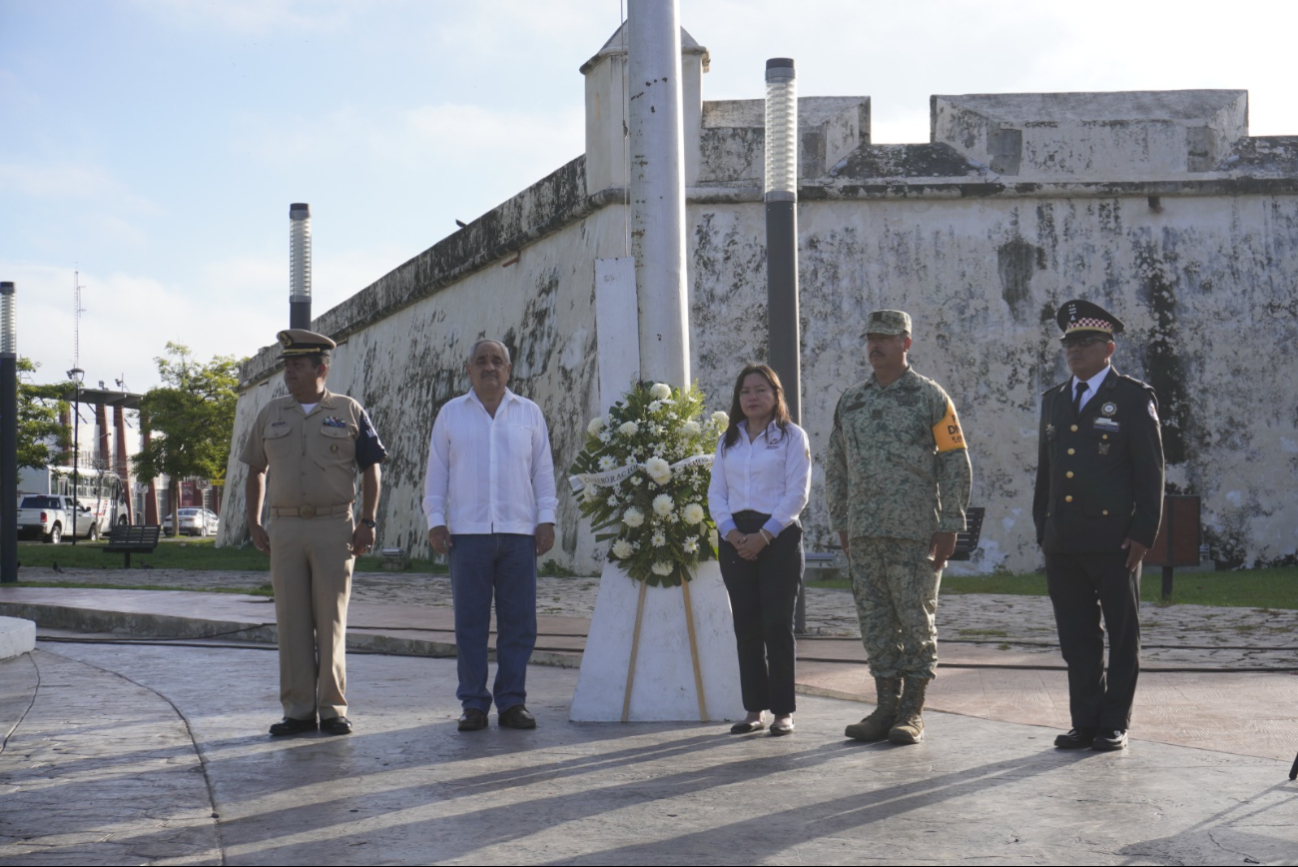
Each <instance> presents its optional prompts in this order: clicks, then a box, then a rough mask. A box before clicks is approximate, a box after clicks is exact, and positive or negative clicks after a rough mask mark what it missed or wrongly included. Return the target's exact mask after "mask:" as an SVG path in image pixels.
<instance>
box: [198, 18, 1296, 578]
mask: <svg viewBox="0 0 1298 867" xmlns="http://www.w3.org/2000/svg"><path fill="white" fill-rule="evenodd" d="M682 42H683V46H684V47H683V56H682V72H683V77H682V82H683V86H684V89H685V105H686V115H685V127H686V131H685V138H686V158H687V159H686V162H687V198H688V205H687V229H686V231H687V239H688V244H689V291H690V306H691V325H692V333H691V336H690V344H691V351H692V354H693V358H692V369H693V370H694V375H695V376H696V377H697V379H698V382H699V385H700V386H701V387H702V388H703V389H704V391H705V392H706V393H707V394H708V395H709V404H710V408H720V409H728V404H729V392H730V388H731V385H732V382H733V377H734V375H735V373H736V371H737V370H738V368H739V367H740V365H741V364H742V363H743V362H744V361H746V360H749V359H757V360H761V359H763V358H764V357H765V354H766V345H765V341H766V337H765V334H766V276H765V275H766V269H765V222H764V221H765V217H764V207H763V204H762V189H761V187H762V158H763V153H764V151H763V137H764V130H763V103H762V101H761V100H743V101H725V102H704V101H703V99H702V77H703V73H704V72H706V70H707V66H708V63H709V59H710V58H709V57H708V54H707V51H706V49H703V48H702V47H701V46H699V45H698V44H697V43H695V42H694V41H693V40H692V39H690V38H689V37H688V36H687V35H685V34H683V35H682ZM619 46H620V35H618V34H615V35H614V37H613V39H610V40H609V43H608V44H606V45H605V46H604V48H603V49H601V51H600V52H599V53H597V54H596V55H595V56H594V57H592V58H591V59H590V61H589V62H587V64H585V65H584V66H583V67H582V72H583V74H584V75H585V80H586V105H587V134H586V139H587V142H586V153H585V154H584V155H583V156H580V157H578V158H577V159H575V160H573V161H572V162H570V163H568V164H567V165H565V166H563V167H561V168H559V169H558V170H557V171H555V172H554V173H553V174H551V175H550V176H549V177H547V178H544V179H543V180H541V181H539V182H538V183H536V184H534V185H533V186H531V187H529V188H528V189H526V190H524V191H522V192H521V193H519V194H518V195H517V196H515V197H514V198H512V199H510V200H509V201H507V202H505V203H504V204H502V205H500V206H499V207H498V208H496V209H494V210H493V211H491V212H489V213H487V214H485V215H483V216H482V217H480V218H479V219H478V220H476V221H474V222H473V223H471V224H470V225H469V226H468V228H465V229H462V230H460V231H459V232H457V233H455V234H454V235H451V236H450V237H448V238H446V239H444V240H443V241H441V242H439V243H437V244H436V245H434V246H433V247H431V248H430V249H428V250H426V251H424V252H423V253H421V254H420V255H418V256H416V257H415V258H414V259H412V260H410V261H409V262H406V263H405V264H403V265H400V266H399V267H397V268H395V269H394V270H393V271H392V272H391V273H389V274H388V275H386V276H385V277H383V278H382V279H380V280H379V281H377V282H376V283H374V284H373V285H371V286H369V287H366V288H364V289H362V290H361V291H360V292H358V293H357V294H356V295H355V296H353V297H352V298H350V299H349V300H347V301H346V302H344V303H343V304H340V305H339V306H337V307H335V308H334V309H332V310H330V311H328V312H326V313H324V314H323V315H321V316H319V317H318V318H317V319H316V320H315V324H314V327H315V328H316V330H319V331H321V332H324V333H326V334H329V335H331V336H333V337H334V338H335V339H337V340H339V341H340V346H339V349H338V351H337V353H336V354H335V361H334V366H333V371H332V373H331V375H330V380H329V385H330V387H331V388H332V389H334V390H336V391H339V392H344V393H348V394H351V395H353V396H354V397H356V398H357V399H359V400H360V401H361V402H362V403H364V404H365V405H366V406H367V407H368V408H369V410H370V412H371V414H372V416H373V418H374V420H375V424H376V426H377V427H378V429H379V431H380V433H381V435H382V436H383V438H384V440H385V442H386V443H387V445H388V447H389V449H390V450H391V453H392V457H391V459H390V460H389V462H388V464H387V466H386V467H385V478H384V482H385V484H384V496H383V502H382V507H381V509H380V513H379V526H380V530H379V544H380V545H381V546H400V547H404V548H406V549H408V550H409V551H410V552H411V553H412V554H413V555H416V556H425V555H426V554H427V551H428V548H427V544H426V541H425V538H424V536H425V533H424V519H423V514H422V511H421V509H420V505H419V504H420V501H421V499H422V495H423V475H424V469H425V461H426V458H427V440H428V433H429V431H430V429H431V427H432V422H433V418H434V416H435V414H436V412H437V410H438V408H439V407H440V406H441V405H442V403H444V402H445V401H446V400H448V399H450V398H451V397H454V396H456V395H458V394H461V393H463V392H464V391H465V390H466V389H467V387H468V382H467V378H466V377H465V375H464V373H463V363H464V359H465V356H466V354H467V352H468V349H469V346H470V344H471V343H472V342H473V341H474V340H475V339H476V338H478V337H479V336H494V337H498V338H500V339H502V340H503V341H504V342H505V343H506V344H507V345H508V346H509V348H510V350H511V352H512V353H513V355H514V359H515V366H514V379H513V381H512V383H511V387H512V388H514V389H515V390H516V391H518V392H519V393H521V394H524V395H526V396H528V397H531V398H532V399H534V400H536V401H537V402H538V403H540V405H541V406H542V408H543V409H544V411H545V413H546V417H547V418H548V419H549V423H550V426H551V438H552V444H553V446H554V452H555V466H556V471H557V472H558V473H559V475H560V476H562V475H563V472H564V470H565V469H566V468H567V467H568V466H569V465H570V463H571V461H572V460H573V458H574V457H575V455H576V454H577V452H578V450H579V449H580V447H581V444H582V437H583V434H584V430H585V426H586V422H587V420H588V419H589V418H590V417H591V416H593V415H595V414H597V413H599V412H600V411H601V410H602V407H601V406H599V394H598V392H599V387H598V369H599V363H600V357H601V354H602V353H603V352H606V351H612V348H611V347H601V345H600V340H599V337H600V334H601V331H602V329H601V327H600V321H599V318H598V316H597V315H596V310H595V303H594V297H595V284H594V274H595V260H596V259H598V258H611V257H618V256H624V255H626V252H625V250H626V245H625V237H626V235H625V232H626V225H627V222H628V220H629V214H628V212H627V209H626V205H625V204H624V203H625V201H626V160H625V152H624V150H623V139H622V129H623V127H622V121H623V117H622V105H623V104H624V94H623V91H622V88H623V80H624V76H623V74H622V69H623V62H624V60H625V54H624V53H623V52H622V51H621V49H620V48H619ZM1247 119H1248V95H1247V92H1245V91H1167V92H1144V93H1071V94H990V95H965V96H934V97H932V100H931V129H932V136H931V141H930V142H929V143H926V144H901V145H876V144H873V143H872V142H871V140H870V100H869V98H868V97H825V98H818V97H807V98H802V99H800V100H799V131H800V139H801V142H800V159H799V166H800V193H799V199H800V204H799V209H798V220H799V256H800V265H799V267H800V282H801V315H802V365H803V367H802V375H803V383H802V395H803V397H802V401H803V403H802V406H803V426H804V427H806V428H807V430H808V432H809V434H810V436H811V442H812V447H813V449H814V450H815V457H816V458H817V461H818V463H817V466H816V473H815V477H814V481H813V490H812V496H811V503H810V505H809V506H808V509H807V512H806V513H805V515H804V517H805V522H806V525H807V544H808V550H829V549H831V548H833V547H836V539H835V537H834V535H833V534H832V533H830V531H829V527H828V523H827V514H826V509H825V506H824V500H823V489H824V478H823V467H822V466H821V465H820V463H819V460H820V458H821V457H822V456H823V454H824V450H825V447H826V445H827V442H828V436H829V426H830V424H831V421H832V416H833V409H834V405H835V402H836V401H837V398H838V396H839V394H840V393H841V392H842V390H843V389H844V388H845V387H846V386H847V385H849V384H851V383H852V382H854V381H857V380H860V379H862V378H865V377H867V376H868V375H869V373H870V368H869V365H868V363H867V362H866V359H865V355H864V351H863V347H864V335H863V327H862V326H863V323H864V321H865V316H866V314H867V313H868V312H869V311H870V310H871V309H874V308H878V307H898V308H902V309H905V310H907V311H909V312H910V314H911V315H912V317H913V318H914V322H915V334H914V347H913V350H912V361H913V364H914V366H915V368H916V370H917V371H919V372H920V373H923V374H925V375H927V376H931V377H933V378H935V379H937V380H938V381H939V382H940V383H942V384H943V385H944V386H945V387H946V388H947V390H948V391H949V392H950V393H951V394H952V397H953V399H954V400H955V403H956V405H957V408H958V410H959V412H960V414H961V418H962V421H963V425H964V428H965V433H966V436H967V438H968V441H969V444H970V449H971V457H972V460H973V466H974V489H973V502H974V504H976V505H982V506H985V507H986V508H987V521H986V524H985V525H984V528H983V537H982V546H981V551H980V553H979V554H978V555H977V556H976V558H975V560H974V561H973V562H972V564H970V566H969V567H968V568H972V569H973V570H975V571H979V572H990V571H993V570H995V569H1002V568H1003V569H1010V570H1014V571H1027V570H1033V569H1036V568H1038V567H1039V565H1040V562H1041V558H1040V555H1039V552H1038V551H1037V548H1036V545H1035V540H1034V531H1033V527H1032V520H1031V499H1032V484H1033V474H1034V470H1035V465H1036V442H1037V439H1036V438H1037V425H1038V412H1039V405H1040V404H1039V399H1040V393H1041V392H1042V391H1043V390H1044V389H1046V388H1047V387H1049V386H1050V385H1052V384H1054V383H1057V382H1060V381H1062V380H1063V379H1064V378H1065V377H1066V376H1067V371H1066V368H1065V367H1064V365H1063V362H1062V359H1061V357H1060V353H1059V350H1058V343H1057V337H1058V332H1057V329H1056V327H1055V324H1054V318H1053V314H1054V310H1055V307H1056V306H1057V305H1058V304H1059V303H1060V302H1062V301H1064V300H1067V299H1068V298H1071V297H1075V296H1083V297H1087V298H1090V299H1092V300H1094V301H1096V302H1098V303H1100V304H1102V305H1104V306H1105V307H1107V308H1108V309H1110V310H1111V311H1113V313H1114V314H1115V315H1117V316H1118V317H1120V318H1121V319H1122V320H1123V321H1124V322H1125V323H1126V325H1127V333H1126V334H1125V335H1123V336H1122V337H1121V338H1119V341H1118V350H1117V353H1116V355H1115V366H1116V367H1117V368H1118V369H1119V370H1120V371H1122V372H1124V373H1128V374H1130V375H1133V376H1136V377H1138V378H1140V379H1144V380H1146V381H1148V382H1150V383H1152V384H1153V385H1154V386H1155V387H1156V388H1157V389H1158V392H1159V395H1160V400H1161V405H1162V418H1163V424H1164V442H1165V448H1166V452H1167V460H1168V485H1169V491H1171V492H1179V493H1189V494H1196V495H1199V496H1201V497H1202V498H1203V520H1204V526H1205V531H1206V534H1207V540H1208V542H1209V543H1210V544H1211V546H1212V554H1213V556H1214V558H1215V559H1217V560H1218V561H1220V562H1223V563H1225V564H1229V565H1239V564H1245V565H1253V564H1266V563H1279V562H1293V560H1294V558H1295V553H1296V552H1298V496H1295V494H1294V491H1295V489H1298V386H1295V384H1294V383H1295V382H1298V340H1296V339H1295V338H1298V289H1296V288H1295V286H1296V284H1298V136H1295V137H1289V136H1285V137H1250V136H1249V135H1248V126H1247ZM628 315H629V314H628ZM613 330H615V329H613V328H612V327H611V326H609V325H606V326H605V328H604V329H603V333H610V332H612V331H613ZM610 342H611V341H610ZM276 354H277V353H276V350H275V348H274V347H268V348H265V349H263V350H261V351H260V352H259V353H257V354H256V355H255V356H254V357H253V358H252V359H251V360H250V361H249V362H248V363H247V364H246V365H245V366H244V368H243V370H242V379H243V386H242V388H243V391H242V394H241V397H240V401H239V410H238V419H237V423H236V432H235V438H234V450H233V454H234V455H236V456H237V454H238V453H239V450H240V448H241V446H242V444H243V442H244V440H245V438H246V437H247V436H248V434H249V425H250V423H251V421H252V419H253V418H254V417H255V415H256V413H257V412H258V410H259V409H260V408H261V407H262V406H263V405H264V404H265V402H266V401H267V400H269V399H271V398H272V397H275V396H278V395H280V394H283V393H284V390H283V385H282V383H281V382H280V381H279V378H278V376H276V373H277V362H276V360H275V355H276ZM245 478H246V472H245V468H244V467H243V465H242V464H240V463H239V462H238V460H237V457H232V458H231V462H230V468H229V472H228V475H227V481H228V488H227V491H228V495H227V497H226V500H225V504H224V509H223V513H222V516H221V518H222V521H221V539H220V541H221V544H238V543H240V542H241V541H242V540H243V539H244V538H245V537H246V522H245V519H244V516H243V511H244V501H243V483H244V480H245ZM559 486H560V492H561V496H560V511H559V523H560V527H559V540H560V541H559V544H558V545H556V550H555V552H554V553H553V554H552V555H551V556H553V557H554V558H555V559H557V560H558V561H559V562H560V563H562V564H563V565H565V566H568V567H570V568H576V569H578V570H580V571H583V572H587V573H591V572H594V571H597V570H598V568H599V565H600V560H599V556H600V552H599V549H598V548H597V546H596V545H595V544H594V541H593V538H592V537H591V534H590V532H589V528H588V527H586V526H583V525H582V524H581V522H580V521H579V517H578V512H577V508H576V500H575V498H573V497H571V496H569V495H567V493H566V486H565V485H564V484H563V482H562V479H560V482H559ZM869 494H870V492H868V491H862V492H861V496H869Z"/></svg>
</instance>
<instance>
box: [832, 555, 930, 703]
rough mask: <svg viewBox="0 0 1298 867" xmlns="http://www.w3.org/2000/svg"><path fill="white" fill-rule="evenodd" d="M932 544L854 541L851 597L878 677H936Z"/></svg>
mask: <svg viewBox="0 0 1298 867" xmlns="http://www.w3.org/2000/svg"><path fill="white" fill-rule="evenodd" d="M928 554H929V543H927V542H915V541H912V540H910V539H886V538H880V537H877V536H872V537H865V538H859V539H853V540H852V542H851V552H850V556H849V557H848V560H849V562H850V564H851V573H852V595H853V596H854V597H856V616H857V618H858V619H859V620H860V623H861V643H862V644H864V645H865V653H866V657H867V660H868V662H869V665H870V673H871V674H873V675H874V676H875V677H903V678H915V679H920V680H929V679H932V678H933V677H935V676H936V674H937V621H936V619H935V617H936V614H937V591H938V587H939V585H940V584H941V583H942V573H941V572H935V571H933V565H932V563H933V561H932V560H930V559H929V556H928Z"/></svg>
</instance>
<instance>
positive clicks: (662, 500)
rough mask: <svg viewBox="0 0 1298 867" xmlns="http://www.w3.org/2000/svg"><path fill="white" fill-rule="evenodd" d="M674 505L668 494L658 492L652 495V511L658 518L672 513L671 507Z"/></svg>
mask: <svg viewBox="0 0 1298 867" xmlns="http://www.w3.org/2000/svg"><path fill="white" fill-rule="evenodd" d="M675 505H676V504H675V503H673V502H672V498H671V496H670V495H669V494H659V495H658V496H656V497H654V511H655V512H656V513H657V514H658V517H660V518H666V517H667V516H668V515H670V514H671V513H672V508H673V507H674V506H675Z"/></svg>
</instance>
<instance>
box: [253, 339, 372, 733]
mask: <svg viewBox="0 0 1298 867" xmlns="http://www.w3.org/2000/svg"><path fill="white" fill-rule="evenodd" d="M279 342H280V345H281V346H282V347H283V352H282V353H281V354H280V358H281V359H283V360H284V384H285V385H286V386H288V391H289V394H288V396H287V397H282V398H279V399H278V400H275V401H272V402H271V403H270V404H269V405H268V406H266V407H265V408H264V409H263V410H262V411H261V413H260V414H259V415H258V416H257V421H256V422H255V423H254V424H253V428H252V434H251V435H250V436H249V437H248V441H247V443H245V445H244V448H243V452H242V453H241V454H240V455H239V459H240V460H241V461H243V462H244V463H245V464H247V465H248V468H249V473H248V486H247V491H246V493H247V504H248V530H249V533H250V534H251V536H252V543H253V544H254V545H256V546H257V548H258V550H260V551H262V552H264V553H266V554H269V555H270V573H271V583H272V585H273V586H274V588H275V620H276V623H277V624H278V626H279V681H280V690H279V691H280V702H281V703H282V704H283V706H284V719H283V720H282V721H280V722H277V723H275V724H274V725H272V726H271V727H270V733H271V734H272V735H292V734H298V733H300V732H307V731H315V729H316V725H317V723H316V718H317V716H318V717H319V727H320V730H321V731H323V732H325V733H326V734H331V735H345V734H351V731H352V724H351V722H350V721H349V720H348V719H347V716H346V712H347V699H346V698H345V696H344V692H345V690H346V687H347V671H346V635H347V599H348V596H349V595H350V593H351V580H352V564H353V562H354V560H355V558H356V557H357V556H358V555H360V554H364V553H365V552H366V551H368V550H369V549H370V548H371V547H372V546H373V545H374V516H375V513H376V512H377V511H378V507H379V484H380V481H381V478H382V472H381V470H380V465H381V464H382V462H383V459H384V458H385V457H387V450H386V449H384V447H383V443H381V442H380V441H379V437H378V434H377V433H375V431H374V425H373V424H371V423H370V418H369V416H368V415H367V414H366V412H365V410H364V409H363V408H362V407H361V405H360V404H359V403H357V402H356V401H354V400H352V399H351V398H350V397H345V396H343V395H341V394H334V393H333V392H331V391H329V390H328V389H326V388H325V378H326V377H328V375H329V361H330V355H331V353H332V351H333V349H334V347H335V346H336V344H335V343H334V342H333V341H332V340H330V339H329V338H328V337H325V336H324V335H321V334H315V333H313V332H311V331H306V330H304V329H300V328H294V329H290V330H288V331H281V332H280V333H279ZM357 469H359V470H360V471H361V516H360V520H359V522H356V523H353V521H352V505H353V503H354V502H355V500H356V470H357ZM268 470H269V476H270V482H269V484H270V526H269V528H267V527H264V526H262V523H261V514H262V501H263V499H264V497H265V494H266V485H267V481H266V479H267V471H268Z"/></svg>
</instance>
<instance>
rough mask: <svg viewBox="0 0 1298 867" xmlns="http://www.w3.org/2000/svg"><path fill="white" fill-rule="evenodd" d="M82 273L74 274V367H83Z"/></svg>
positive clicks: (83, 309)
mask: <svg viewBox="0 0 1298 867" xmlns="http://www.w3.org/2000/svg"><path fill="white" fill-rule="evenodd" d="M85 312H86V308H84V307H82V306H81V272H80V271H73V272H72V323H73V324H72V366H73V367H74V368H78V367H81V314H82V313H85Z"/></svg>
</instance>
